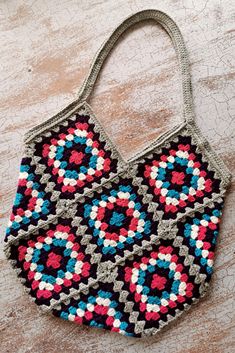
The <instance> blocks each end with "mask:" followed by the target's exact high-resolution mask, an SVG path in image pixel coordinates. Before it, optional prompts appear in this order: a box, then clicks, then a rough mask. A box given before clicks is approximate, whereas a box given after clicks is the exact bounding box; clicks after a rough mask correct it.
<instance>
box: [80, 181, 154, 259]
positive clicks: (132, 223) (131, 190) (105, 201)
mask: <svg viewBox="0 0 235 353" xmlns="http://www.w3.org/2000/svg"><path fill="white" fill-rule="evenodd" d="M142 193H143V191H142V190H141V187H140V186H139V185H138V184H137V183H136V181H135V178H134V179H133V178H131V177H118V178H116V179H115V180H113V181H112V183H110V184H109V185H104V187H103V188H100V189H99V190H97V191H96V192H95V193H94V194H92V195H88V196H87V197H85V199H84V201H83V202H82V203H81V204H79V203H78V204H77V209H76V215H75V217H76V216H77V217H79V218H80V225H81V226H82V229H83V230H82V233H84V238H86V239H88V241H89V242H90V243H91V244H95V245H96V247H94V252H95V253H97V256H98V257H99V258H100V259H101V260H102V261H108V260H110V261H112V262H113V261H115V259H116V257H117V256H118V257H119V258H120V257H122V256H124V254H125V253H126V252H131V251H133V249H137V247H141V245H142V244H143V243H144V242H149V241H151V239H153V237H155V236H154V234H157V227H158V222H157V221H156V219H155V216H154V210H153V207H151V205H150V204H149V199H148V198H147V197H146V196H144V195H143V194H142Z"/></svg>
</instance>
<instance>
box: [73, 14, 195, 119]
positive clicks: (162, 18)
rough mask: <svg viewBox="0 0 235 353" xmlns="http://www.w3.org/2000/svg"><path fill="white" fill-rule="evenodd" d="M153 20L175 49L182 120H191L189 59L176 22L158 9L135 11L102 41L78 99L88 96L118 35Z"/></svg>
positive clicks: (84, 99) (82, 99)
mask: <svg viewBox="0 0 235 353" xmlns="http://www.w3.org/2000/svg"><path fill="white" fill-rule="evenodd" d="M150 19H151V20H155V21H156V22H158V23H159V24H161V26H162V27H163V28H164V29H165V30H166V32H167V33H168V34H169V36H170V37H171V40H172V42H173V45H174V48H175V50H176V53H177V56H178V61H179V65H180V71H181V76H182V88H183V116H184V121H185V122H189V121H193V105H192V88H191V77H190V71H189V59H188V54H187V50H186V47H185V44H184V40H183V37H182V34H181V32H180V30H179V28H178V26H177V25H176V23H175V22H174V21H173V20H172V19H171V18H170V17H169V16H168V15H167V14H165V13H164V12H161V11H158V10H143V11H140V12H137V13H135V14H134V15H132V16H130V17H128V18H126V19H125V20H124V21H123V22H122V23H121V24H120V25H119V26H118V27H117V28H116V29H115V30H114V31H113V33H112V34H111V36H110V37H109V38H108V39H107V40H106V41H105V42H104V43H103V45H102V46H101V48H100V49H99V50H98V52H97V54H96V56H95V58H94V60H93V62H92V64H91V66H90V70H89V73H88V75H87V77H86V79H85V80H84V82H83V85H82V86H81V88H80V90H79V93H78V100H81V101H86V100H87V98H88V97H89V96H90V94H91V92H92V90H93V87H94V84H95V82H96V80H97V77H98V75H99V72H100V70H101V68H102V65H103V63H104V61H105V59H106V58H107V56H108V55H109V53H110V51H111V50H112V48H113V47H114V45H115V44H116V42H117V41H118V39H119V37H120V36H121V35H122V34H123V33H124V32H125V31H126V30H127V29H129V28H130V27H131V26H132V25H134V24H136V23H138V22H141V21H144V20H150Z"/></svg>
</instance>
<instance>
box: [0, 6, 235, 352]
mask: <svg viewBox="0 0 235 353" xmlns="http://www.w3.org/2000/svg"><path fill="white" fill-rule="evenodd" d="M143 8H158V9H160V10H162V11H165V12H167V13H168V14H169V15H170V16H172V17H173V18H174V19H175V21H176V22H177V23H178V25H179V27H180V29H181V31H182V33H183V36H184V38H185V41H186V45H187V48H188V51H189V55H190V61H191V72H192V81H193V88H194V100H195V111H196V119H197V122H198V124H199V126H200V127H201V129H202V131H203V133H204V134H205V136H206V137H207V138H208V139H209V140H210V141H211V144H212V146H213V147H214V148H215V149H216V151H217V153H218V154H219V155H220V156H222V157H223V159H224V161H225V162H226V164H227V165H228V166H229V167H230V170H231V171H232V172H234V170H235V162H234V160H235V155H234V152H235V141H234V125H235V100H234V91H235V69H234V59H235V58H234V56H235V26H234V24H235V13H234V3H233V1H230V0H223V1H221V0H207V1H203V0H196V1H195V0H164V1H163V0H156V1H154V0H152V1H151V0H147V1H144V2H143V1H141V0H110V1H106V0H99V1H98V0H97V1H93V0H80V1H78V0H60V1H56V0H50V1H46V0H38V1H33V0H31V1H30V0H25V1H23V0H1V1H0V44H1V56H0V60H1V61H0V64H1V75H0V80H1V86H0V92H1V95H0V109H1V124H0V131H1V134H0V136H1V139H0V143H1V145H0V154H1V156H0V163H1V168H0V178H1V181H0V185H1V239H3V237H4V232H5V226H6V223H7V219H8V217H9V214H10V207H11V204H12V200H13V197H14V193H15V191H16V183H17V177H18V168H19V163H20V158H21V155H22V150H23V135H24V133H25V132H26V130H27V129H28V128H31V127H33V126H34V125H36V124H38V123H40V122H42V121H44V120H46V119H47V118H48V117H50V116H52V115H53V114H55V113H57V112H58V111H59V110H61V109H62V108H63V107H65V106H66V105H67V104H68V103H69V102H70V101H72V100H73V99H74V98H75V97H76V92H77V90H78V87H79V85H80V84H81V83H82V80H83V78H84V77H85V74H86V73H87V70H88V68H89V64H90V62H91V60H92V58H93V55H94V54H95V52H96V50H97V49H98V48H99V46H100V45H101V43H102V42H103V41H104V39H105V38H107V36H108V35H109V34H110V32H111V31H112V30H113V29H114V27H115V26H117V24H119V23H120V22H121V21H122V20H123V19H124V18H125V17H127V16H128V15H130V14H131V13H133V12H135V11H138V10H141V9H143ZM180 87H181V86H180V81H179V75H178V67H177V62H176V56H175V53H174V50H173V47H172V45H171V42H170V39H169V38H168V37H167V35H166V33H165V32H164V31H163V30H162V29H161V28H160V27H159V26H157V25H156V24H154V23H152V22H146V23H142V24H140V25H137V26H135V27H134V28H133V29H132V30H130V31H128V33H127V34H126V35H125V36H124V37H123V39H122V40H121V41H119V43H118V45H117V46H116V48H115V49H114V50H113V52H112V55H111V56H110V58H109V59H108V61H107V62H106V64H105V66H104V69H103V71H102V74H101V75H100V78H99V81H98V83H97V85H96V87H95V91H94V94H93V96H92V97H91V100H90V103H91V105H92V106H93V109H94V110H95V112H96V114H97V116H98V118H99V119H100V121H101V122H102V123H103V124H104V125H105V127H106V130H107V132H108V133H109V135H110V137H111V138H112V139H113V141H114V142H115V143H116V145H117V146H118V147H119V149H120V151H121V153H122V154H123V156H124V157H125V158H128V157H131V156H132V155H133V154H134V153H135V152H137V151H139V150H141V148H142V147H143V146H145V145H147V144H148V143H149V142H150V141H152V140H153V139H154V138H155V137H157V136H158V135H159V133H161V132H162V131H163V130H165V129H168V128H169V127H170V126H172V125H173V124H174V123H176V122H178V121H180V118H181V116H180V112H181V105H180V104H181V93H180ZM234 191H235V188H234V185H233V187H231V188H230V192H229V195H228V197H227V200H226V206H225V209H224V219H223V223H222V226H221V233H220V239H219V244H218V249H217V258H216V263H215V274H214V277H213V281H212V285H211V290H210V292H209V294H208V295H207V296H206V298H205V299H203V300H202V301H201V302H200V303H199V304H198V305H197V306H195V307H194V308H193V309H191V311H190V312H188V313H187V314H186V315H185V316H184V317H182V318H180V319H179V320H178V321H177V322H175V323H174V324H173V325H171V327H170V328H169V329H165V330H164V331H163V332H161V333H160V334H159V335H157V336H156V337H153V338H150V339H149V338H148V339H144V340H139V339H137V340H135V339H130V338H126V337H122V336H120V335H118V334H113V333H109V332H105V331H103V330H98V329H90V328H86V327H82V326H77V325H75V324H73V323H69V322H65V321H63V320H60V319H56V318H54V317H50V316H47V315H42V314H41V313H40V312H39V311H38V309H37V307H36V305H35V304H33V303H31V302H30V300H29V298H28V296H27V295H26V294H25V293H24V291H23V287H22V285H21V284H20V282H19V280H18V279H17V278H16V275H15V273H14V272H13V270H12V269H11V267H10V265H9V264H8V262H7V261H6V259H5V257H4V255H3V252H2V251H1V257H0V260H1V272H0V286H1V287H0V289H1V294H0V304H1V312H0V316H1V317H0V321H1V322H0V330H1V331H0V334H1V337H0V351H1V352H2V353H7V352H9V353H15V352H19V353H26V352H32V353H44V352H49V353H53V352H56V353H60V352H63V353H65V352H66V353H70V352H78V353H83V352H84V353H85V352H86V353H101V352H102V353H106V352H107V353H116V352H120V351H123V352H125V353H126V352H127V353H134V352H136V353H137V352H138V353H139V352H141V353H142V352H143V353H150V352H153V353H157V352H159V353H173V352H174V353H201V352H203V353H204V352H206V353H210V352H213V353H232V352H235V318H234V316H235V314H234V312H235V293H234V292H235V226H234V218H235V215H234V204H235V197H234V196H235V192H234ZM1 248H2V246H1Z"/></svg>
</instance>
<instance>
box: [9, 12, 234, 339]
mask: <svg viewBox="0 0 235 353" xmlns="http://www.w3.org/2000/svg"><path fill="white" fill-rule="evenodd" d="M146 19H154V20H156V21H157V22H159V23H160V24H161V25H162V26H163V27H164V28H165V29H166V31H167V32H168V34H169V35H170V36H171V38H172V41H173V44H174V46H175V49H176V51H177V54H178V59H179V64H180V69H181V74H182V79H183V80H182V83H183V103H184V104H183V116H184V121H183V122H182V123H181V124H179V125H178V126H176V127H174V128H173V129H171V130H170V131H168V132H166V133H165V134H163V135H161V136H160V137H159V138H157V140H156V141H155V142H154V143H153V144H152V145H151V146H149V147H148V148H146V149H145V150H144V151H142V152H141V153H140V154H138V155H136V156H135V157H134V158H132V159H131V160H130V161H128V162H127V161H124V160H123V158H122V157H121V155H120V154H119V152H118V151H117V149H116V147H115V146H114V145H113V143H112V142H111V141H110V139H109V138H108V136H107V135H106V133H105V131H104V129H103V128H102V126H101V125H100V123H99V122H98V121H97V119H96V117H95V115H94V113H93V111H92V109H91V107H90V106H89V104H88V103H87V98H88V97H89V95H90V93H91V90H92V88H93V86H94V84H95V81H96V79H97V76H98V74H99V71H100V68H101V66H102V64H103V62H104V60H105V58H106V57H107V55H108V54H109V52H110V50H111V49H112V47H113V45H114V44H115V42H116V41H117V39H118V38H119V37H120V36H121V35H122V33H123V32H124V31H125V30H126V29H128V28H129V27H130V26H131V25H133V24H134V23H137V22H139V21H142V20H146ZM188 66H189V64H188V57H187V52H186V49H185V45H184V42H183V39H182V36H181V34H180V31H179V29H178V27H177V26H176V24H175V23H174V22H173V20H172V19H171V18H170V17H169V16H167V15H166V14H164V13H163V12H160V11H157V10H145V11H141V12H139V13H136V14H134V15H132V16H131V17H129V18H128V19H126V20H125V21H124V22H123V23H122V24H121V25H120V26H119V27H118V28H117V29H116V30H115V31H114V32H113V34H112V35H111V36H110V38H109V39H108V41H106V42H105V43H104V44H103V46H102V47H101V49H100V51H99V52H98V53H97V55H96V57H95V59H94V62H93V64H92V66H91V69H90V72H89V74H88V77H87V79H86V80H85V82H84V84H83V86H82V87H81V90H80V92H79V97H78V99H77V100H76V101H75V102H73V103H72V104H70V105H69V106H68V107H67V108H66V109H64V110H63V111H62V112H60V113H59V114H57V115H56V116H54V117H53V118H51V119H49V120H48V121H47V122H46V123H43V124H41V125H39V126H37V127H36V128H34V129H33V130H31V131H29V132H28V133H27V134H26V137H25V146H26V148H25V154H24V157H23V159H22V164H21V167H20V176H19V183H18V189H17V193H16V197H15V202H14V205H13V209H12V214H11V216H10V221H9V225H8V228H7V231H6V238H5V253H6V255H7V257H8V258H9V260H10V261H11V263H12V265H13V267H14V268H15V269H16V271H17V273H18V276H19V278H20V279H21V281H22V283H23V284H24V285H25V287H26V289H27V291H28V293H29V294H30V296H31V297H32V298H33V300H34V301H35V303H36V304H37V305H38V306H40V308H41V309H42V310H44V311H48V312H51V313H52V314H54V315H55V316H58V317H61V318H63V319H66V320H70V321H74V322H75V323H79V324H85V325H89V326H95V327H101V328H105V329H108V330H111V331H115V332H119V333H121V334H124V335H128V336H134V337H140V336H146V335H152V334H155V333H156V332H158V331H159V330H160V329H161V328H162V327H163V326H165V325H167V324H168V323H169V322H170V321H172V320H173V319H175V318H176V317H178V316H179V315H180V314H181V313H182V312H184V311H185V310H186V309H188V308H189V307H190V306H191V304H193V303H194V302H196V301H197V300H198V299H199V298H200V297H202V296H203V295H204V294H205V292H206V289H207V287H208V284H209V282H210V279H211V275H212V270H213V259H214V251H215V246H216V240H217V237H218V230H219V222H220V219H221V212H222V207H223V202H224V196H225V192H226V189H227V187H228V185H229V180H230V173H229V171H228V170H227V168H226V167H225V165H224V164H223V162H222V161H221V159H220V158H219V157H218V156H217V155H216V154H215V152H214V151H213V150H212V149H211V147H210V145H209V143H208V142H207V141H206V139H205V138H204V137H203V136H202V135H201V133H200V131H199V129H198V127H197V126H196V124H195V122H194V116H193V111H192V92H191V81H190V74H189V67H188Z"/></svg>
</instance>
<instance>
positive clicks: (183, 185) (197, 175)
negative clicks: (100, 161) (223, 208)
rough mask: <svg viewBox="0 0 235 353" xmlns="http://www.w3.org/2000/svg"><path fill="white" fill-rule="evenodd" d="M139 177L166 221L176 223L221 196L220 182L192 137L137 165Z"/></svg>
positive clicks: (178, 141)
mask: <svg viewBox="0 0 235 353" xmlns="http://www.w3.org/2000/svg"><path fill="white" fill-rule="evenodd" d="M137 175H138V177H139V178H140V179H141V180H142V182H143V184H144V185H145V186H146V187H147V192H148V194H150V195H151V197H152V199H153V201H154V202H156V203H157V205H158V206H157V208H158V210H159V212H160V213H161V215H162V218H163V219H164V220H168V219H175V218H176V217H177V215H178V214H179V213H185V212H186V210H187V209H193V208H194V207H195V205H196V204H202V203H203V202H204V201H205V200H206V199H211V198H212V195H213V194H216V193H217V194H219V192H220V182H221V181H220V180H219V179H218V178H217V177H216V176H215V171H214V170H212V169H210V168H209V166H208V161H207V160H205V159H204V157H203V156H202V154H201V153H200V152H198V151H197V146H195V145H194V144H192V139H191V137H190V136H185V135H179V136H178V137H177V138H176V139H175V141H173V142H170V143H169V147H163V148H162V149H160V150H158V151H156V152H155V151H153V152H152V153H151V155H150V156H146V158H145V159H144V160H143V161H142V162H141V163H140V164H139V165H138V173H137Z"/></svg>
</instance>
